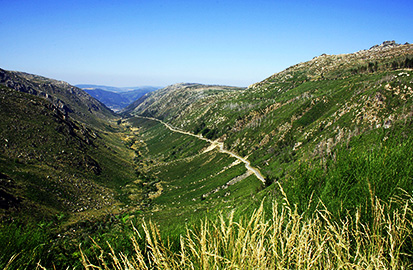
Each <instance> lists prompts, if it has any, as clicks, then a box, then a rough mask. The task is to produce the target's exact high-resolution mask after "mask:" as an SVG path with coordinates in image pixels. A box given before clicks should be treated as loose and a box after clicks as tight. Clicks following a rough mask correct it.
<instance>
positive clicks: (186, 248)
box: [82, 195, 413, 269]
mask: <svg viewBox="0 0 413 270" xmlns="http://www.w3.org/2000/svg"><path fill="white" fill-rule="evenodd" d="M371 204H372V215H373V217H374V220H373V222H371V223H369V224H366V223H363V222H362V221H361V220H362V219H361V211H356V213H355V214H354V215H353V216H351V215H350V214H348V215H347V216H345V217H344V218H342V219H340V220H338V221H336V219H335V218H334V217H333V215H332V214H331V213H330V212H329V211H327V210H326V207H325V206H324V205H323V204H322V202H319V203H318V204H317V207H316V210H313V211H312V213H310V215H308V214H309V213H302V214H299V213H298V211H297V209H296V207H295V206H292V205H290V203H289V201H288V200H287V198H285V199H284V203H283V204H282V205H281V204H279V203H277V202H274V203H273V205H272V213H271V214H270V215H267V214H266V213H265V210H264V207H263V203H261V206H260V207H259V208H258V209H256V210H255V211H254V212H253V213H252V214H251V215H250V216H248V217H246V216H245V217H242V218H239V219H238V220H235V219H234V215H233V212H231V213H229V214H227V215H221V216H220V217H219V218H217V219H216V220H208V219H205V220H203V222H202V223H201V225H200V226H197V227H194V228H187V229H186V233H185V234H184V235H181V237H180V240H179V242H180V243H179V245H178V246H179V250H177V249H176V245H175V244H174V243H171V242H170V241H169V239H162V237H161V233H160V230H159V228H158V226H157V225H155V224H154V223H152V222H150V221H149V222H143V224H142V227H143V232H144V233H143V234H140V233H139V232H138V230H136V229H135V235H133V236H132V237H131V241H132V243H133V246H134V252H133V256H125V255H124V254H123V253H122V252H120V251H115V250H113V249H112V248H111V245H110V243H108V245H109V247H110V250H111V251H110V253H109V254H106V253H105V251H104V249H103V248H101V247H99V246H98V245H97V247H98V250H100V252H99V254H98V255H97V256H96V257H95V258H90V259H89V258H88V257H86V256H85V254H83V253H82V263H83V266H84V268H85V269H410V268H412V267H413V266H412V265H413V258H412V255H413V249H412V243H413V241H412V233H413V219H412V217H413V215H412V214H413V212H412V204H413V199H412V197H411V196H410V195H406V197H405V198H400V197H399V198H396V199H392V200H390V202H389V203H384V202H382V201H380V200H379V199H377V198H374V197H372V198H371ZM308 209H310V207H309V208H308ZM308 216H309V217H308ZM142 240H144V243H145V245H144V246H142V245H139V242H141V241H142ZM173 246H174V247H175V248H172V247H173Z"/></svg>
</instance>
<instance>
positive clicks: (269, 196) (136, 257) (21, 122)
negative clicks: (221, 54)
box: [0, 41, 413, 269]
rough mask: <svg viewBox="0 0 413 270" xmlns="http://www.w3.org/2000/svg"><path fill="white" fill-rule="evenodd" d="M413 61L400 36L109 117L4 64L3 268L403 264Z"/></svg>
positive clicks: (156, 96)
mask: <svg viewBox="0 0 413 270" xmlns="http://www.w3.org/2000/svg"><path fill="white" fill-rule="evenodd" d="M412 68H413V45H410V44H404V45H400V44H397V43H396V42H393V41H389V42H384V43H383V44H380V45H376V46H373V47H371V48H370V49H368V50H362V51H358V52H355V53H351V54H341V55H327V54H323V55H320V56H318V57H314V58H313V59H311V60H309V61H306V62H303V63H299V64H297V65H294V66H291V67H289V68H287V69H285V70H283V71H281V72H279V73H276V74H273V75H271V76H269V77H268V78H266V79H264V80H262V81H261V82H257V83H255V84H253V85H251V86H249V87H248V88H238V87H230V86H220V85H202V84H194V83H180V84H174V85H171V86H168V87H165V88H162V89H158V90H156V91H152V92H150V93H146V94H145V95H143V96H141V97H140V98H139V99H137V100H135V101H134V102H133V103H131V104H130V105H129V106H127V107H125V108H124V109H123V110H122V111H121V113H120V114H119V115H114V114H112V112H111V111H110V110H108V109H107V108H106V107H105V106H104V105H103V104H101V103H100V102H98V101H96V100H94V99H93V98H92V97H91V96H89V95H88V94H86V93H83V92H82V93H79V91H81V90H80V89H78V88H76V87H73V86H70V85H68V84H66V83H63V82H57V81H54V80H51V79H47V78H43V77H40V76H35V75H30V74H25V73H19V72H10V71H2V73H1V74H2V75H1V76H2V77H0V78H2V79H1V80H0V81H1V82H2V83H1V84H0V90H1V91H0V117H1V119H2V121H1V122H0V217H1V218H0V221H1V223H0V225H1V226H0V242H2V243H5V244H4V245H2V246H1V248H0V251H1V252H0V267H1V266H3V267H6V266H7V265H8V263H9V260H10V258H11V257H12V256H13V255H14V254H19V256H17V257H13V258H12V260H13V259H14V260H15V261H12V262H10V265H13V267H15V268H34V267H36V266H37V265H43V266H45V267H48V268H53V267H54V268H59V269H65V268H74V267H78V268H80V267H82V265H83V266H84V267H89V266H92V267H95V268H98V267H101V268H105V267H106V268H107V267H108V265H110V264H111V263H113V265H116V267H118V268H122V267H121V266H120V265H121V264H122V263H124V264H125V267H126V265H128V266H127V267H129V268H130V267H131V265H132V264H140V266H139V267H138V266H136V268H137V269H139V268H143V269H144V268H145V267H149V268H150V267H152V268H153V267H155V268H157V267H158V268H168V267H169V268H171V269H180V268H181V269H182V268H184V269H185V268H194V267H195V268H197V267H201V266H202V268H206V269H208V268H211V267H212V268H219V269H220V268H228V266H229V265H231V266H234V267H235V268H240V267H241V268H251V267H253V266H251V265H249V266H248V267H243V266H245V265H244V263H245V261H248V262H250V260H248V259H244V258H255V257H256V254H257V253H256V251H257V248H259V250H260V254H262V257H260V258H263V259H262V260H263V261H264V262H258V261H257V263H262V264H261V266H262V267H261V268H264V269H265V268H266V267H268V265H271V266H272V267H271V268H276V267H278V266H280V267H281V268H283V267H284V268H288V267H291V265H293V266H292V267H295V266H296V268H300V267H302V265H303V264H306V265H309V267H313V266H314V265H320V266H319V268H327V269H330V268H342V267H343V266H344V265H347V264H348V263H350V262H351V264H352V265H353V264H354V265H357V266H355V267H356V268H357V267H358V268H375V266H377V265H380V267H384V268H391V267H393V268H403V267H404V266H406V267H407V266H408V265H411V257H412V256H411V255H412V254H413V250H412V245H411V235H412V232H413V231H412V224H413V221H412V220H413V215H412V213H413V212H412V204H411V203H412V196H411V194H413V185H412V179H413V151H411V149H412V148H413V139H412V138H413V118H412V117H413V113H412V112H413V90H412V89H413V82H412V78H413V69H412ZM93 91H94V90H93ZM93 104H94V105H95V106H96V108H95V107H94V106H93ZM262 177H263V179H262ZM252 228H255V229H256V231H254V232H252V231H251V229H252ZM297 228H299V229H297ZM235 232H236V233H239V234H238V235H236V236H234V235H233V233H235ZM309 236H310V238H311V239H310V238H309ZM161 239H163V240H161ZM296 239H303V240H302V242H295V240H296ZM309 239H310V240H309ZM314 239H318V240H317V241H318V242H315V241H313V240H314ZM369 239H371V241H370V240H369ZM218 243H219V245H220V244H222V246H219V245H218ZM245 243H248V247H247V246H246V244H245ZM210 244H214V245H215V244H217V246H212V247H211V246H210ZM249 246H251V247H249ZM309 246H310V248H308V247H309ZM377 247H378V248H377ZM236 248H238V249H236ZM284 248H285V249H284ZM299 248H302V249H300V250H301V251H302V252H301V251H300V252H296V251H295V250H297V249H299ZM234 250H238V251H239V252H235V253H229V251H234ZM308 250H310V251H311V250H312V251H314V250H316V252H315V253H314V254H313V253H312V254H307V253H306V252H308ZM395 250H397V251H395ZM247 251H248V253H246V252H247ZM343 251H345V252H343ZM376 251H377V253H374V252H376ZM238 253H239V254H244V253H245V254H244V255H245V257H241V258H242V260H240V261H239V263H238V262H236V261H234V260H236V258H238V257H239V256H238V255H239V254H238ZM298 253H299V254H298ZM373 253H374V254H373ZM117 254H121V255H119V256H121V257H120V260H119V259H117V258H118V257H117V256H118V255H117ZM302 254H304V255H303V256H304V257H307V255H308V256H309V257H310V258H311V260H310V261H305V263H303V260H304V259H303V257H302V256H301V255H302ZM329 254H331V256H332V257H329V256H330V255H329ZM388 254H392V256H391V257H392V258H391V260H390V259H389V257H388V256H387V255H388ZM244 255H243V256H244ZM313 255H314V256H313ZM260 256H261V255H260ZM300 256H301V257H300ZM264 257H265V259H264ZM132 258H133V259H132ZM234 258H235V259H234ZM266 258H272V259H269V260H272V261H267V259H266ZM370 258H375V260H370ZM112 259H113V262H112V261H111V260H112ZM306 260H307V259H306ZM201 261H202V262H201ZM259 261H261V259H260V260H259ZM370 261H374V262H373V263H376V262H377V264H376V265H375V266H372V265H371V264H369V263H368V262H370ZM278 263H279V264H278ZM155 265H156V266H155ZM215 266H216V267H215ZM399 266H400V267H399ZM406 267H405V268H406ZM376 268H377V267H376Z"/></svg>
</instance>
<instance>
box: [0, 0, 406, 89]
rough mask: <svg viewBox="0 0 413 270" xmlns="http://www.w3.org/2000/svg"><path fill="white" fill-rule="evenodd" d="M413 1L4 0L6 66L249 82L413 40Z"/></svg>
mask: <svg viewBox="0 0 413 270" xmlns="http://www.w3.org/2000/svg"><path fill="white" fill-rule="evenodd" d="M412 13H413V1H411V0H406V1H399V0H394V1H380V0H376V1H370V0H363V1H353V0H351V1H345V0H344V1H332V0H330V1H324V0H320V1H318V0H313V1H299V0H290V1H278V0H273V1H270V0H254V1H249V0H248V1H243V0H238V1H232V0H228V1H225V0H216V1H214V0H211V1H208V0H204V1H196V0H192V1H174V0H170V1H161V0H151V1H150V0H136V1H120V0H118V1H105V0H101V1H94V0H80V1H77V0H73V1H65V0H60V1H56V0H53V1H46V0H37V1H34V0H31V1H27V0H13V1H11V0H0V36H1V40H0V68H3V69H8V70H18V71H25V72H29V73H34V74H38V75H43V76H46V77H51V78H55V79H59V80H64V81H67V82H69V83H71V84H79V83H91V84H103V85H113V86H140V85H156V86H166V85H169V84H173V83H178V82H198V83H206V84H225V85H236V86H248V85H250V84H252V83H255V82H258V81H261V80H263V79H265V78H266V77H268V76H270V75H271V74H273V73H276V72H279V71H281V70H283V69H285V68H287V67H289V66H291V65H294V64H296V63H299V62H305V61H308V60H310V59H312V58H313V57H314V56H318V55H320V54H322V53H327V54H340V53H351V52H355V51H358V50H362V49H368V48H370V47H371V46H373V45H375V44H379V43H382V42H383V41H385V40H396V42H399V43H405V42H409V43H412V42H413V16H412Z"/></svg>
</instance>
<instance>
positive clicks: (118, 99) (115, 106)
mask: <svg viewBox="0 0 413 270" xmlns="http://www.w3.org/2000/svg"><path fill="white" fill-rule="evenodd" d="M84 91H85V92H86V93H88V94H89V95H91V96H92V97H94V98H96V99H97V100H99V101H100V102H102V103H103V104H105V105H106V106H107V107H108V108H110V109H111V110H113V111H115V112H116V111H119V110H120V109H122V108H123V107H125V106H127V105H129V104H130V102H131V101H130V100H129V99H128V98H126V97H123V96H122V95H121V93H115V92H110V91H106V90H102V89H93V90H88V89H85V90H84ZM138 91H139V90H138Z"/></svg>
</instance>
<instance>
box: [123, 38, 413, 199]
mask: <svg viewBox="0 0 413 270" xmlns="http://www.w3.org/2000/svg"><path fill="white" fill-rule="evenodd" d="M412 65H413V45H410V44H405V45H399V44H396V43H395V42H385V43H383V44H381V45H378V46H374V47H372V48H371V49H369V50H363V51H359V52H356V53H353V54H346V55H321V56H319V57H315V58H314V59H312V60H310V61H308V62H305V63H300V64H297V65H295V66H292V67H290V68H288V69H286V70H284V71H282V72H279V73H277V74H274V75H272V76H270V77H269V78H267V79H265V80H264V81H262V82H259V83H257V84H254V85H252V86H250V87H249V88H248V89H245V90H232V91H228V90H227V89H221V90H218V91H214V90H213V88H209V89H208V90H207V91H205V90H203V89H199V88H197V87H196V86H193V85H175V86H171V87H170V88H165V89H162V90H158V91H155V92H154V93H153V94H152V95H150V96H145V97H144V98H142V99H141V100H139V102H137V103H136V104H134V105H133V106H135V108H132V107H129V108H128V111H129V112H132V114H136V115H142V116H150V117H156V118H158V119H161V120H163V121H165V122H167V123H169V124H171V125H172V126H174V127H177V128H180V129H182V130H186V131H190V132H193V133H195V134H200V133H201V134H203V135H204V136H206V137H208V138H210V139H218V140H220V141H222V142H224V145H225V147H226V148H227V149H230V150H232V151H235V152H237V153H239V155H240V156H245V157H248V160H250V161H251V163H252V165H253V166H255V167H257V168H258V169H259V170H260V171H261V172H262V173H263V174H264V176H265V177H266V179H267V183H271V182H273V181H276V180H279V182H280V183H282V184H283V185H285V189H287V187H291V188H293V187H294V188H297V189H296V190H295V191H294V192H295V193H297V192H300V190H299V185H295V184H294V180H291V179H294V178H296V177H297V175H296V170H297V169H298V168H300V166H302V170H301V172H302V173H303V170H307V169H305V168H304V167H305V166H308V170H312V169H314V168H315V167H314V166H316V164H321V172H317V174H320V175H323V174H327V173H326V172H327V171H328V167H329V166H330V168H333V167H334V166H335V165H334V164H336V159H337V158H338V157H339V156H343V155H344V154H343V153H346V152H347V151H348V150H349V149H350V148H352V149H353V150H354V149H359V151H360V153H363V154H360V155H364V154H365V156H369V154H368V153H373V152H374V153H376V152H375V151H377V153H380V152H383V150H384V148H385V147H390V148H392V149H393V150H392V151H396V152H397V151H400V149H398V150H397V147H396V148H394V147H393V146H394V145H393V144H401V145H406V144H409V143H410V142H408V141H406V140H407V139H406V138H409V136H410V135H409V134H411V130H412V127H411V122H412V121H411V119H412V111H413V90H412V88H413V84H412V78H413V72H412ZM223 90H224V91H223ZM391 134H393V135H391ZM389 136H393V137H394V138H393V139H394V140H392V142H391V143H390V142H386V143H384V141H386V140H387V139H388V137H389ZM360 137H361V139H360ZM374 144H376V145H377V149H376V150H374V151H373V150H372V149H373V148H372V145H374ZM387 144H388V145H387ZM392 145H393V146H392ZM346 147H348V149H347V148H346ZM369 151H370V152H369ZM372 151H373V152H372ZM354 158H356V156H354ZM405 158H406V159H407V160H409V159H410V157H408V156H406V157H405ZM349 162H350V161H349ZM351 162H353V161H351ZM354 164H356V163H354ZM405 165H406V164H405ZM317 166H318V165H317ZM313 167H314V168H313ZM323 170H324V173H323ZM403 170H404V172H403V176H402V175H400V178H396V179H397V181H396V182H394V181H395V180H394V178H393V177H392V176H390V175H388V176H386V179H382V178H376V179H375V180H374V181H373V180H372V179H368V178H369V176H368V175H364V176H361V175H359V176H358V177H359V178H358V179H355V178H354V177H355V176H354V175H353V176H349V177H348V181H349V183H358V182H360V181H361V182H360V183H362V184H363V185H365V187H363V190H364V191H363V192H362V193H361V194H362V196H359V197H363V196H364V198H366V197H368V196H369V195H368V194H369V191H368V190H369V189H368V187H367V186H368V185H370V184H371V185H372V186H371V188H373V189H375V190H381V191H380V193H379V192H378V193H377V195H380V196H386V197H388V194H392V193H393V192H394V191H395V188H397V187H401V188H404V189H408V190H410V189H411V185H409V181H411V180H409V179H411V177H412V176H411V175H410V174H411V173H412V172H411V166H407V165H406V166H405V167H404V169H403ZM314 177H315V176H314ZM317 177H318V176H317ZM409 177H410V178H409ZM314 179H315V178H314ZM361 179H362V180H361ZM329 181H330V180H328V179H324V178H317V180H314V183H313V184H312V187H311V188H308V190H310V191H309V193H310V194H309V195H311V191H314V189H318V191H319V192H320V196H321V193H323V192H324V193H323V194H324V195H325V196H327V195H328V196H333V197H334V193H332V192H331V190H332V189H331V188H330V187H331V186H330V184H331V183H330V182H329ZM346 181H347V180H346ZM369 181H370V182H369ZM331 185H332V184H331ZM351 185H352V184H349V186H351ZM386 185H387V186H388V187H391V188H390V189H389V191H388V194H386V195H385V193H386V192H387V191H385V190H386V188H385V186H386ZM323 190H324V191H323ZM340 192H342V193H340V196H345V194H346V193H345V191H344V189H343V190H341V191H340ZM340 196H338V195H337V200H341V199H343V198H341V197H340ZM339 197H340V198H339ZM326 198H327V199H330V197H326ZM355 205H357V204H355ZM353 206H354V205H353Z"/></svg>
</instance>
